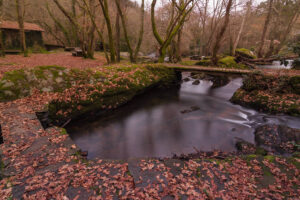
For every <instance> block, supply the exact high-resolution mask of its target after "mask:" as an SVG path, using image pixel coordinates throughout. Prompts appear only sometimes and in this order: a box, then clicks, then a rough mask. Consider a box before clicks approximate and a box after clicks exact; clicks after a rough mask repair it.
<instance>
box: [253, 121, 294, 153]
mask: <svg viewBox="0 0 300 200" xmlns="http://www.w3.org/2000/svg"><path fill="white" fill-rule="evenodd" d="M255 141H256V143H257V145H262V146H265V147H268V148H270V149H273V150H276V151H278V152H279V153H293V152H295V151H297V146H298V145H299V144H300V130H299V129H293V128H289V127H287V126H283V125H274V124H272V125H263V126H260V127H258V128H257V129H256V131H255Z"/></svg>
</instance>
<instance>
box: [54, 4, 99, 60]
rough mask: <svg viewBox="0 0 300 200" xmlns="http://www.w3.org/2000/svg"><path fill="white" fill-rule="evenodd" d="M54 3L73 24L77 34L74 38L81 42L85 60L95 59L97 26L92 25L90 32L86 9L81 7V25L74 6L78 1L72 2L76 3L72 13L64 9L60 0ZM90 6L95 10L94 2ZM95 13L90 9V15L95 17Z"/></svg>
mask: <svg viewBox="0 0 300 200" xmlns="http://www.w3.org/2000/svg"><path fill="white" fill-rule="evenodd" d="M53 2H54V3H55V4H56V6H57V7H58V9H59V10H60V11H61V12H62V13H63V14H64V16H65V17H66V18H67V19H68V20H69V22H70V23H71V25H72V26H73V28H74V31H76V32H77V33H75V34H74V37H75V38H74V39H75V40H79V43H80V47H81V49H82V52H83V56H84V57H85V58H93V56H94V39H95V38H94V32H95V26H94V24H93V23H92V24H93V26H92V27H91V28H90V30H88V27H89V26H88V24H89V22H88V21H87V15H86V9H85V8H83V7H80V8H81V9H82V13H81V15H82V16H83V17H82V19H83V22H82V23H81V24H82V25H81V24H80V23H79V21H78V19H77V15H76V9H75V8H74V6H76V5H77V3H78V2H77V0H72V2H73V3H74V4H72V12H69V11H68V10H67V9H66V8H64V7H63V6H62V4H61V3H60V2H59V1H58V0H53ZM89 4H90V6H91V7H93V8H94V1H93V0H90V1H89ZM93 13H95V11H94V10H93V9H90V13H89V15H90V14H91V15H93ZM87 32H89V33H87ZM78 36H80V37H78ZM76 37H78V38H76Z"/></svg>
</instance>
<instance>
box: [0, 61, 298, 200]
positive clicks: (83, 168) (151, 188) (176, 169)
mask: <svg viewBox="0 0 300 200" xmlns="http://www.w3.org/2000/svg"><path fill="white" fill-rule="evenodd" d="M101 70H103V71H106V70H108V71H107V74H106V75H105V76H103V74H102V73H101V75H102V76H101V77H104V78H106V77H111V79H110V78H106V79H105V80H106V81H108V80H110V81H109V86H110V88H115V89H120V90H119V91H123V90H122V88H123V87H122V86H123V84H121V83H123V82H121V81H125V80H129V79H131V78H133V76H134V74H135V72H141V74H144V73H142V72H145V73H146V74H147V76H143V77H137V80H136V81H135V79H134V80H133V82H129V83H128V82H126V83H127V84H132V85H127V86H128V87H130V88H135V89H134V91H142V90H140V89H139V90H136V87H135V86H137V85H140V83H145V84H143V85H142V84H141V85H140V86H141V87H142V88H145V86H148V85H149V84H148V83H150V80H151V83H158V82H159V81H160V80H163V79H164V78H163V77H169V76H165V75H162V74H165V73H161V72H160V71H159V70H158V71H154V72H153V71H151V70H150V69H144V68H142V69H140V68H139V67H137V68H135V67H132V68H131V67H130V66H129V68H122V67H120V68H118V67H117V66H116V67H115V68H114V70H113V71H111V70H110V68H108V69H106V68H103V69H101ZM135 70H137V71H135ZM140 70H141V71H140ZM144 70H145V71H144ZM148 70H150V71H148ZM163 71H164V70H163ZM157 73H158V74H161V75H162V76H159V75H158V74H157ZM166 74H169V70H167V72H166ZM171 74H173V72H172V70H171ZM119 75H120V77H122V78H121V79H120V80H119V81H120V82H119V81H117V80H116V78H118V77H119ZM148 75H150V77H148ZM173 75H174V74H173ZM173 75H171V77H174V76H173ZM139 76H140V74H139ZM151 77H152V79H151ZM56 78H57V77H56ZM51 80H53V79H51ZM101 80H103V79H102V78H101ZM153 80H154V82H152V81H153ZM164 80H169V79H164ZM172 80H173V78H172ZM138 81H139V82H138ZM148 81H149V82H148ZM104 82H105V81H104ZM104 82H103V81H101V82H100V83H102V84H103V83H104ZM118 83H119V84H118ZM114 84H116V85H114ZM107 86H108V85H107ZM124 86H125V85H124ZM76 88H77V89H78V88H80V87H76ZM66 91H73V89H72V88H69V90H65V92H63V93H59V92H42V93H41V92H40V91H37V90H32V92H31V93H30V94H29V95H28V96H26V97H21V98H19V99H16V100H14V101H9V102H1V103H0V121H1V125H2V130H3V137H4V144H3V145H1V147H0V148H1V151H2V152H3V153H2V154H3V156H2V159H3V162H4V179H3V180H1V181H0V196H1V198H4V199H22V198H23V199H51V198H55V199H89V198H90V199H113V198H119V199H124V198H131V199H161V198H171V199H176V198H177V199H179V198H187V197H190V198H195V199H215V198H223V199H226V198H227V199H237V198H252V197H253V198H254V197H256V198H271V199H280V198H290V199H295V198H297V197H298V196H299V185H300V183H299V179H297V176H298V175H299V170H300V169H299V156H297V155H294V156H291V157H282V156H274V155H267V156H263V155H254V154H250V155H234V156H233V155H228V156H224V157H223V156H218V155H219V154H218V152H211V153H210V154H208V155H206V156H204V157H200V156H198V157H193V158H188V159H186V158H177V159H160V158H153V159H143V158H142V159H129V160H118V161H116V160H102V159H95V160H86V157H85V155H84V154H83V152H81V151H80V149H79V148H78V147H77V146H76V145H75V144H74V142H73V141H72V140H71V138H70V137H69V135H68V134H66V132H65V131H64V130H63V129H60V128H57V127H53V128H49V129H46V130H44V129H43V127H42V126H41V124H40V122H39V120H38V119H37V117H36V112H38V111H41V110H45V108H47V107H48V106H49V105H51V102H56V101H57V100H64V101H65V100H66V99H67V100H69V101H67V102H68V104H67V107H69V105H71V104H69V103H71V102H73V100H74V101H75V100H76V102H77V100H78V101H79V102H80V101H81V100H82V99H83V98H84V97H89V96H85V95H78V96H76V93H70V95H69V94H68V93H67V92H66ZM74 91H78V90H74ZM98 91H99V90H97V93H98ZM69 97H72V98H69ZM64 101H62V102H64ZM113 102H115V101H113ZM112 105H113V104H112ZM78 110H81V109H78ZM54 113H55V112H54ZM56 113H57V112H56Z"/></svg>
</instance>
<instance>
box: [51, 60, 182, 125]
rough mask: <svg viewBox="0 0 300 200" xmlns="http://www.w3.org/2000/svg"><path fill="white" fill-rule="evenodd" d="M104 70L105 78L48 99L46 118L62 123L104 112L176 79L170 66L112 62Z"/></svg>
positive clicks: (169, 83)
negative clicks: (132, 64) (50, 99)
mask: <svg viewBox="0 0 300 200" xmlns="http://www.w3.org/2000/svg"><path fill="white" fill-rule="evenodd" d="M106 70H107V71H106V72H105V73H107V74H106V75H105V77H106V80H105V81H103V82H99V83H96V84H83V85H77V86H74V87H71V88H69V89H67V90H65V91H64V92H62V93H61V94H60V95H59V96H58V97H57V98H56V99H55V100H53V101H52V102H50V103H49V107H48V111H49V118H50V119H51V120H52V121H53V122H54V123H55V124H62V123H64V122H65V121H67V120H69V119H76V118H78V117H79V116H82V115H84V114H89V113H97V114H99V113H102V112H104V113H105V112H107V111H109V110H111V109H113V108H117V107H118V106H120V105H122V104H125V103H126V102H128V101H129V100H131V99H132V98H133V97H134V96H136V95H138V94H140V93H142V92H144V91H145V90H147V89H149V88H152V87H155V86H157V87H168V86H170V85H172V84H177V82H178V77H177V74H176V72H175V71H174V70H171V69H168V68H166V67H163V66H160V65H154V66H144V67H141V66H125V67H116V66H113V67H107V68H106Z"/></svg>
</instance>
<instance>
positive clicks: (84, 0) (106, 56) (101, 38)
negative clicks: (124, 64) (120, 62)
mask: <svg viewBox="0 0 300 200" xmlns="http://www.w3.org/2000/svg"><path fill="white" fill-rule="evenodd" d="M82 1H83V3H84V7H83V8H85V9H86V11H87V13H88V15H89V17H90V19H91V22H92V24H93V27H94V28H95V30H96V32H97V34H98V37H99V39H100V41H101V43H102V44H103V49H104V54H105V58H106V61H107V63H108V64H109V63H111V60H110V57H109V55H108V53H107V50H106V45H105V41H104V36H103V34H102V32H101V31H100V29H99V28H98V26H97V23H96V15H95V13H93V12H92V8H91V5H90V4H89V3H88V2H87V0H82ZM103 25H104V24H103ZM102 29H104V27H103V28H102ZM110 50H111V49H110Z"/></svg>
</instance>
